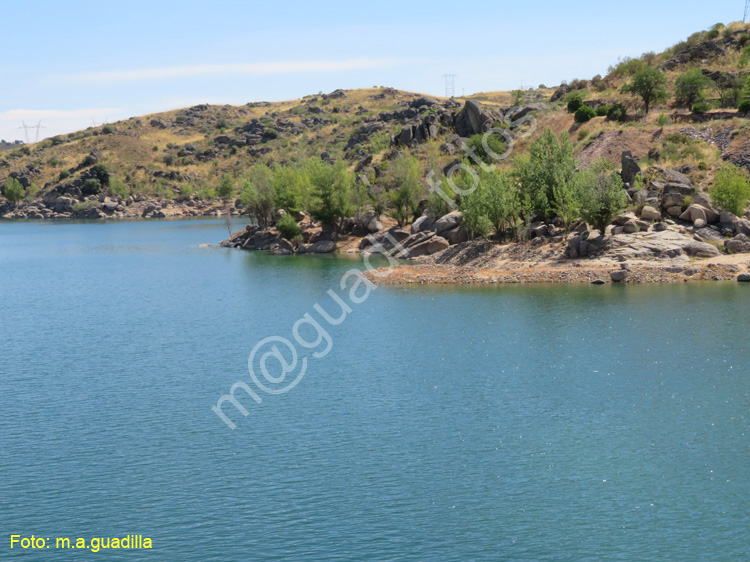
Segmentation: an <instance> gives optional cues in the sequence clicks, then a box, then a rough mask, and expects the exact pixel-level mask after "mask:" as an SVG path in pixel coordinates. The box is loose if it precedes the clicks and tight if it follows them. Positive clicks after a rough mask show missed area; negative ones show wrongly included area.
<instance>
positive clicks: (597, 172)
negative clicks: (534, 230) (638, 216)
mask: <svg viewBox="0 0 750 562" xmlns="http://www.w3.org/2000/svg"><path fill="white" fill-rule="evenodd" d="M576 165H577V162H576V159H575V157H574V155H573V147H572V145H571V143H570V141H569V139H568V136H567V135H566V134H563V135H562V136H561V137H560V138H559V139H558V138H557V136H555V134H554V133H553V132H552V131H551V130H549V129H547V130H546V131H544V133H543V134H542V135H541V136H540V137H539V138H538V139H537V140H535V141H534V142H533V143H532V144H531V146H530V147H529V151H528V153H526V154H523V155H521V156H519V157H517V158H516V159H515V161H514V163H513V167H512V169H511V170H509V171H497V170H492V171H482V172H480V173H479V174H478V176H477V177H478V180H479V181H478V182H476V181H475V189H474V190H473V191H471V192H470V193H469V194H468V195H467V196H465V197H462V199H461V210H462V212H463V214H464V220H465V224H466V226H467V228H468V229H469V231H470V233H471V234H472V235H473V236H483V237H486V236H489V235H490V234H491V233H492V232H494V236H495V237H496V238H498V239H502V238H505V237H515V238H518V237H519V235H520V233H521V229H522V227H523V226H524V225H526V224H528V223H529V222H530V221H531V220H532V219H542V220H552V219H555V218H560V219H561V220H562V222H563V225H564V227H565V230H566V231H569V230H570V226H571V224H572V223H573V222H574V221H575V220H577V219H579V218H581V219H583V220H585V221H586V222H588V223H589V224H591V225H592V226H594V227H595V228H597V229H599V231H600V232H602V233H603V232H604V230H605V228H606V227H607V225H609V224H610V223H611V222H612V220H613V219H614V218H615V216H617V214H618V213H620V212H621V211H622V210H623V209H624V208H625V206H626V205H627V196H626V194H625V189H624V186H623V183H622V179H621V178H620V176H619V175H618V174H616V173H614V165H613V164H611V163H610V162H608V161H606V160H599V161H596V162H594V163H593V164H592V165H591V166H590V167H589V168H588V169H586V170H582V171H579V170H577V169H576ZM469 175H470V174H464V175H463V177H462V178H461V181H462V182H464V183H468V181H470V178H468V177H467V176H469Z"/></svg>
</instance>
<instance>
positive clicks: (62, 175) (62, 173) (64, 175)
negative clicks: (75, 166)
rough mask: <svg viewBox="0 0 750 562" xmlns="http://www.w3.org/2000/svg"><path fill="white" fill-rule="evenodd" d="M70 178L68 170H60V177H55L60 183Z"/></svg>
mask: <svg viewBox="0 0 750 562" xmlns="http://www.w3.org/2000/svg"><path fill="white" fill-rule="evenodd" d="M69 177H70V171H69V170H60V175H58V176H57V179H58V180H60V181H62V180H64V179H66V178H69Z"/></svg>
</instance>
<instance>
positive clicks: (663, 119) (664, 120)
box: [656, 113, 668, 127]
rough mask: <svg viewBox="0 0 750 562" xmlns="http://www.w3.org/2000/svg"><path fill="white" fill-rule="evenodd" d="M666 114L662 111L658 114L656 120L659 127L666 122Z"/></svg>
mask: <svg viewBox="0 0 750 562" xmlns="http://www.w3.org/2000/svg"><path fill="white" fill-rule="evenodd" d="M667 121H668V119H667V116H666V115H664V114H663V113H660V114H659V119H657V120H656V122H657V123H658V124H659V127H664V126H665V125H666V124H667Z"/></svg>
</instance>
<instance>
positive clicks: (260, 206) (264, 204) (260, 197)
mask: <svg viewBox="0 0 750 562" xmlns="http://www.w3.org/2000/svg"><path fill="white" fill-rule="evenodd" d="M272 180H273V175H272V172H271V170H270V169H269V168H268V166H266V165H264V164H256V165H255V166H253V167H252V168H250V170H248V172H247V175H246V177H245V179H244V181H243V183H242V187H241V188H240V203H241V204H242V205H243V206H244V207H246V208H247V210H248V212H250V214H252V215H253V216H255V218H256V219H258V224H259V225H260V226H261V227H263V228H267V227H268V225H270V224H271V221H272V220H273V214H274V212H275V210H276V208H275V206H274V202H273V185H272Z"/></svg>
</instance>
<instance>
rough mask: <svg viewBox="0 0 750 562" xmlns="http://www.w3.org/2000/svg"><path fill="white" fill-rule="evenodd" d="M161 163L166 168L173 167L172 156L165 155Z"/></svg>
mask: <svg viewBox="0 0 750 562" xmlns="http://www.w3.org/2000/svg"><path fill="white" fill-rule="evenodd" d="M162 162H164V163H165V164H166V165H167V166H174V154H165V155H164V157H163V158H162Z"/></svg>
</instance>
